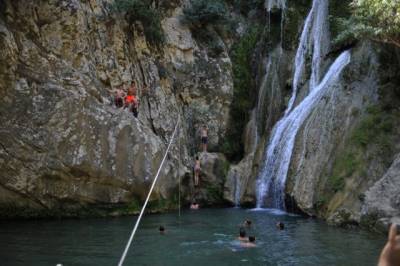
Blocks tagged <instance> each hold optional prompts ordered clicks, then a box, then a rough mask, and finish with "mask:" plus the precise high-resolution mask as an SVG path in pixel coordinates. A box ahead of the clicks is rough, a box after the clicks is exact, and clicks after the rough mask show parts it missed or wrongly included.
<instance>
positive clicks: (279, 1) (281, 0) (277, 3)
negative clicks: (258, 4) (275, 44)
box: [264, 0, 286, 42]
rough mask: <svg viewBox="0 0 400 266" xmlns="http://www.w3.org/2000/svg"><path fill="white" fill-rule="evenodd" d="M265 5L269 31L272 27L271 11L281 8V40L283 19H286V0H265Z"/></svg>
mask: <svg viewBox="0 0 400 266" xmlns="http://www.w3.org/2000/svg"><path fill="white" fill-rule="evenodd" d="M264 7H265V9H266V10H267V13H268V31H270V29H271V11H272V9H273V8H277V9H280V10H281V42H282V40H283V21H284V19H285V10H286V0H265V2H264Z"/></svg>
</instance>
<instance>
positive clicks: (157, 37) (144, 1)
mask: <svg viewBox="0 0 400 266" xmlns="http://www.w3.org/2000/svg"><path fill="white" fill-rule="evenodd" d="M151 3H152V1H151V0H115V1H114V3H113V10H114V11H115V12H117V13H125V15H126V17H127V19H128V22H129V24H133V23H135V21H140V22H141V23H142V25H143V29H144V34H145V36H146V40H147V41H148V42H149V43H151V44H154V45H156V46H159V45H161V44H163V43H164V41H165V37H164V32H163V29H162V27H161V15H160V12H159V11H157V10H156V9H155V8H153V7H152V5H151Z"/></svg>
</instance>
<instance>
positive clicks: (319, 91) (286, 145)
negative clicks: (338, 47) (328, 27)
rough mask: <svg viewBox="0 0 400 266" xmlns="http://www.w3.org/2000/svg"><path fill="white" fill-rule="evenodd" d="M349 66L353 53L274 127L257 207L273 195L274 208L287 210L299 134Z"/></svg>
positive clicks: (345, 54)
mask: <svg viewBox="0 0 400 266" xmlns="http://www.w3.org/2000/svg"><path fill="white" fill-rule="evenodd" d="M349 62H350V52H349V51H346V52H343V53H342V54H341V55H340V56H339V57H338V58H337V59H336V60H335V62H334V63H333V64H332V65H331V67H330V68H329V70H328V72H327V73H326V75H325V77H324V79H323V80H322V82H321V83H320V84H319V85H318V86H316V87H315V88H314V89H313V90H312V91H311V92H310V93H309V94H308V95H307V97H306V98H305V99H304V100H303V101H302V102H301V103H300V104H299V105H298V106H296V107H295V108H294V109H293V111H292V112H290V113H289V114H288V115H286V116H284V117H283V118H282V119H281V120H279V121H278V123H277V124H276V125H275V127H274V129H273V132H272V137H271V139H270V142H269V144H268V148H267V151H266V162H265V165H264V167H263V169H262V171H261V173H260V176H259V178H258V180H257V207H261V206H262V205H263V202H264V199H265V197H266V194H267V193H268V192H269V193H270V194H272V195H270V196H272V197H271V198H272V200H273V201H272V207H274V208H284V189H285V182H286V177H287V172H288V169H289V163H290V160H291V157H292V151H293V147H294V143H295V138H296V135H297V132H298V130H299V129H300V127H301V125H302V124H303V122H304V120H305V119H306V118H307V117H308V115H309V114H310V113H311V111H312V110H313V109H314V107H315V105H316V104H317V103H318V101H319V100H320V99H321V97H322V96H323V95H324V93H325V91H326V90H327V89H328V88H329V87H330V86H331V85H333V84H334V82H335V81H336V80H337V78H338V77H339V75H340V73H341V72H342V70H343V68H344V67H345V66H346V65H347V64H348V63H349Z"/></svg>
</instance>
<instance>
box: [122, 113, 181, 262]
mask: <svg viewBox="0 0 400 266" xmlns="http://www.w3.org/2000/svg"><path fill="white" fill-rule="evenodd" d="M179 121H180V116H178V121H177V122H176V125H175V129H174V133H173V134H172V137H171V140H170V142H169V144H168V147H167V151H166V152H165V155H164V158H163V159H162V161H161V164H160V167H159V168H158V171H157V174H156V176H155V177H154V180H153V184H152V185H151V187H150V191H149V194H147V198H146V201H145V202H144V204H143V207H142V210H141V211H140V214H139V217H138V218H137V220H136V224H135V227H134V228H133V230H132V233H131V236H130V237H129V240H128V243H127V244H126V247H125V250H124V253H123V254H122V257H121V259H120V261H119V263H118V266H122V265H123V263H124V261H125V258H126V255H127V254H128V251H129V247H130V246H131V243H132V240H133V237H134V236H135V234H136V230H137V228H138V227H139V223H140V220H141V219H142V216H143V213H144V210H145V209H146V206H147V203H148V202H149V199H150V195H151V192H152V191H153V189H154V186H155V184H156V182H157V179H158V176H159V175H160V172H161V168H162V166H163V164H164V162H165V159H166V158H167V155H168V152H169V149H170V148H171V144H172V142H173V140H174V138H175V133H176V131H177V129H178V125H179Z"/></svg>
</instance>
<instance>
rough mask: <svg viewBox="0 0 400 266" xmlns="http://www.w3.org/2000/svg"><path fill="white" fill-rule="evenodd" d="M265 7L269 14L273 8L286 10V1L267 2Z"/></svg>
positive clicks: (268, 0)
mask: <svg viewBox="0 0 400 266" xmlns="http://www.w3.org/2000/svg"><path fill="white" fill-rule="evenodd" d="M264 7H265V9H266V10H267V11H268V12H271V10H272V9H273V8H278V9H281V10H284V9H286V0H265V2H264Z"/></svg>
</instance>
